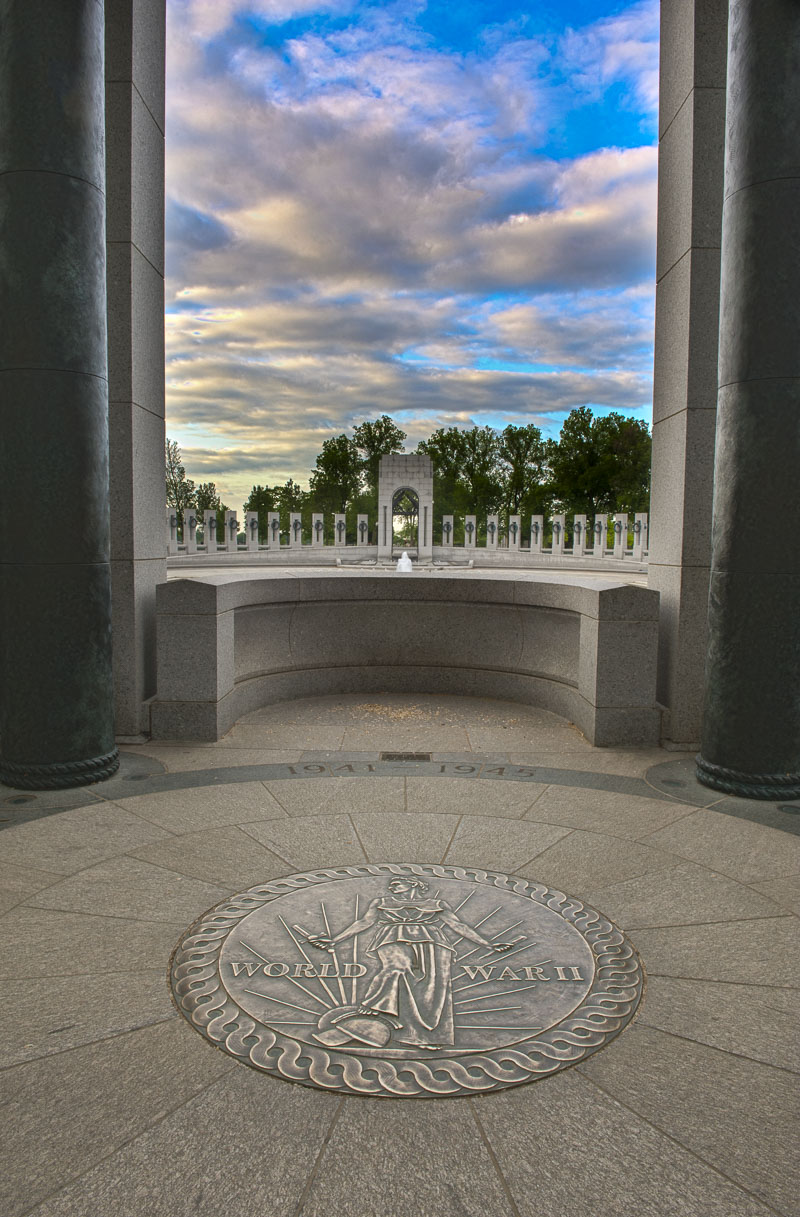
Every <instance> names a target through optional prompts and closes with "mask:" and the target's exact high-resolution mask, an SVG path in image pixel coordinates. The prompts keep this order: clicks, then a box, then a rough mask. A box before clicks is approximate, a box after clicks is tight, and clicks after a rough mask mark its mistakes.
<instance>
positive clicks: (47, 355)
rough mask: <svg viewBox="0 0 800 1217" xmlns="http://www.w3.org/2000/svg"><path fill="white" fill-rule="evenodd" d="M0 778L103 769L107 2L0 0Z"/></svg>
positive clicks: (14, 780)
mask: <svg viewBox="0 0 800 1217" xmlns="http://www.w3.org/2000/svg"><path fill="white" fill-rule="evenodd" d="M0 28H2V29H3V39H2V50H0V132H1V133H2V134H0V216H1V217H2V228H3V231H2V245H3V261H2V264H0V265H1V266H2V269H0V294H1V295H2V301H1V302H0V314H2V317H3V324H2V326H1V327H0V400H1V401H2V413H3V417H2V421H1V422H0V436H1V437H2V438H1V439H0V443H1V444H2V448H1V449H0V455H1V458H2V468H3V484H4V491H5V496H6V498H5V514H6V520H7V521H8V520H9V519H10V517H11V516H12V514H14V513H19V514H20V515H21V516H22V518H27V525H28V526H27V527H24V528H20V527H11V528H9V527H7V528H4V529H3V530H2V541H0V547H1V548H0V562H1V563H2V565H1V566H0V584H1V585H2V592H0V663H1V664H2V685H3V692H2V707H1V708H0V740H1V742H0V748H1V749H2V752H1V753H0V756H1V757H2V759H1V760H0V778H2V780H3V781H4V782H6V783H8V784H10V785H13V786H23V787H31V788H34V789H42V788H47V787H59V786H71V785H83V784H85V783H86V782H92V781H98V780H100V779H101V778H103V777H108V776H110V775H111V773H113V772H114V771H115V770H116V768H117V766H118V764H119V759H118V756H117V752H116V748H115V747H114V725H113V707H112V681H111V617H110V612H111V587H110V571H109V505H108V383H107V379H106V259H105V140H104V97H103V91H104V86H103V5H102V3H101V2H100V0H70V3H68V4H65V3H63V0H0Z"/></svg>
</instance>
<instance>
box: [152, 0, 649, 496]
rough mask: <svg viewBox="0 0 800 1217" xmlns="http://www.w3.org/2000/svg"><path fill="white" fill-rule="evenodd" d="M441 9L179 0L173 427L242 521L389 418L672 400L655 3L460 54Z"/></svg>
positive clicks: (408, 421) (490, 40)
mask: <svg viewBox="0 0 800 1217" xmlns="http://www.w3.org/2000/svg"><path fill="white" fill-rule="evenodd" d="M430 7H432V6H426V5H424V4H422V3H414V2H413V0H400V2H399V3H396V4H391V3H390V4H380V5H369V4H358V3H356V0H352V2H351V0H341V2H336V0H331V2H330V3H328V4H318V3H316V2H313V3H312V0H308V2H305V3H303V2H299V0H298V2H295V3H292V2H291V0H249V2H247V3H245V2H243V0H169V15H170V23H169V109H168V211H167V250H168V317H167V351H168V366H167V378H168V430H169V433H170V434H171V435H175V436H176V437H177V438H179V440H180V441H181V443H182V447H183V449H184V455H185V458H186V463H187V467H188V468H189V470H190V472H191V473H192V475H193V476H202V477H203V478H204V480H207V479H209V478H212V479H213V480H216V481H217V482H218V483H219V484H220V486H221V487H222V488H223V491H224V493H225V495H226V497H227V498H228V500H229V501H231V502H233V503H235V504H236V503H239V502H241V499H242V497H244V495H246V493H247V491H248V490H249V487H250V485H252V483H253V481H264V480H267V481H274V480H278V479H281V480H282V479H283V478H285V477H287V476H289V475H292V476H295V477H297V478H301V479H302V478H304V477H305V476H306V475H307V470H308V468H309V466H310V464H312V463H313V460H314V457H315V456H316V453H317V452H318V451H319V449H320V447H321V444H322V442H323V440H324V439H326V438H327V437H328V436H329V435H330V434H331V433H336V432H338V431H341V430H343V429H345V428H347V427H348V426H351V425H353V424H354V423H356V422H358V421H360V420H362V419H363V418H365V417H374V416H375V415H377V414H379V413H383V412H386V413H390V414H393V415H395V416H396V417H397V419H398V421H399V422H400V424H401V425H402V426H403V427H404V429H405V430H407V431H408V432H409V437H410V439H411V440H413V441H414V442H416V440H417V439H419V438H424V437H425V436H426V435H427V434H429V432H430V430H431V429H433V428H434V427H436V426H441V425H454V423H455V424H456V425H470V424H471V423H472V422H473V421H476V420H480V421H483V420H485V419H494V418H497V419H505V420H513V419H516V418H519V419H525V420H526V421H527V420H533V421H540V422H541V423H543V424H544V425H548V424H549V425H551V426H553V425H555V427H556V429H557V425H558V421H559V420H560V419H561V418H563V415H564V413H565V412H566V411H568V410H569V409H571V408H573V407H574V406H576V405H582V404H585V403H590V404H594V405H599V406H606V407H611V408H615V409H623V410H631V411H635V412H636V413H637V415H638V416H640V417H641V416H644V415H645V414H646V413H647V410H648V408H649V401H650V386H649V364H650V358H651V355H650V351H651V329H650V327H651V324H652V322H651V308H652V293H651V286H650V284H651V279H652V267H653V252H654V240H655V234H654V217H655V173H656V158H655V149H654V148H653V146H652V139H651V138H650V137H649V136H648V137H647V138H644V137H643V136H642V130H644V129H645V127H646V126H647V124H648V123H650V122H651V121H652V117H653V105H654V102H653V94H652V90H653V87H654V86H653V78H652V72H653V63H654V59H653V55H654V53H655V54H656V57H657V42H656V41H655V39H656V37H657V10H656V6H655V5H654V4H653V3H650V2H648V3H646V4H641V3H640V4H636V5H634V6H632V7H631V8H629V9H627V10H624V11H623V12H622V13H617V14H615V15H613V16H603V15H602V9H603V5H598V13H599V15H598V19H597V20H595V21H593V22H592V23H591V24H589V25H585V24H584V25H582V26H580V25H578V24H577V23H576V24H575V26H574V28H572V29H567V28H564V29H560V30H550V31H542V30H541V29H537V30H536V31H534V32H531V30H530V29H529V23H528V22H527V19H526V18H525V17H524V11H523V10H522V9H519V10H517V9H515V8H509V9H508V10H507V11H506V10H504V9H503V6H502V5H501V6H500V8H499V9H498V12H497V19H496V21H495V23H494V24H493V25H492V26H491V28H488V27H487V29H486V31H485V36H484V37H481V38H477V39H476V38H474V37H473V38H472V39H471V41H470V42H469V44H468V45H466V44H465V45H464V46H461V47H459V46H453V45H451V44H450V43H448V42H447V41H446V40H442V38H440V37H438V36H436V34H435V32H432V27H431V25H430V16H431V14H430V11H429V8H430ZM566 8H567V9H569V5H567V6H566ZM501 18H502V19H501ZM426 22H427V24H426ZM620 89H621V90H622V94H621V95H620V96H621V98H622V100H613V101H612V102H610V101H609V97H610V95H611V94H612V93H614V96H615V97H616V93H615V91H619V90H620ZM565 99H566V100H565ZM570 99H571V103H572V105H573V106H574V108H575V112H576V113H577V112H580V114H581V115H582V116H583V118H582V120H581V121H582V122H583V127H582V131H583V135H582V141H583V142H582V144H581V150H580V151H579V152H576V153H572V154H570V151H569V149H567V150H566V152H565V151H563V150H562V151H559V150H558V149H557V148H556V147H555V145H553V143H552V140H551V139H550V135H551V134H552V131H553V130H554V129H555V126H557V125H558V124H559V123H562V122H563V121H564V114H565V112H566V111H565V106H567V109H568V104H567V103H568V102H569V101H570ZM623 111H624V112H625V113H623ZM616 115H619V116H620V118H619V124H618V125H615V123H616V118H615V116H616ZM631 115H633V117H634V119H635V120H636V123H637V124H638V123H639V122H640V121H641V124H642V130H637V131H636V132H635V138H633V136H632V128H631V127H630V122H629V120H630V116H631ZM587 116H588V117H587ZM592 116H594V117H592ZM588 122H595V123H596V126H597V131H596V139H595V140H594V142H593V143H592V146H591V147H587V146H586V123H588ZM559 138H560V137H559ZM548 141H550V142H548ZM445 420H449V421H445Z"/></svg>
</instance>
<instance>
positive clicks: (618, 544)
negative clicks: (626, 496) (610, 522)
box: [614, 511, 628, 562]
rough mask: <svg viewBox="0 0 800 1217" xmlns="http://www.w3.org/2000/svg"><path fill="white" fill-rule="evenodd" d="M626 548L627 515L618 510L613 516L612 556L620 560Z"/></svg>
mask: <svg viewBox="0 0 800 1217" xmlns="http://www.w3.org/2000/svg"><path fill="white" fill-rule="evenodd" d="M627 548H628V516H627V513H626V512H620V511H618V512H617V513H616V514H615V516H614V557H615V558H616V559H617V560H618V561H620V562H621V561H622V559H623V558H624V557H625V550H626V549H627Z"/></svg>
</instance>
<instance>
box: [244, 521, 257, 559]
mask: <svg viewBox="0 0 800 1217" xmlns="http://www.w3.org/2000/svg"><path fill="white" fill-rule="evenodd" d="M244 532H245V536H246V537H247V549H248V552H250V553H257V552H258V512H257V511H247V512H245V517H244Z"/></svg>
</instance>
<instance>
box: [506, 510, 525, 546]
mask: <svg viewBox="0 0 800 1217" xmlns="http://www.w3.org/2000/svg"><path fill="white" fill-rule="evenodd" d="M521 540H522V517H521V516H509V517H508V548H509V549H516V550H518V549H519V547H520V542H521Z"/></svg>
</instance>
